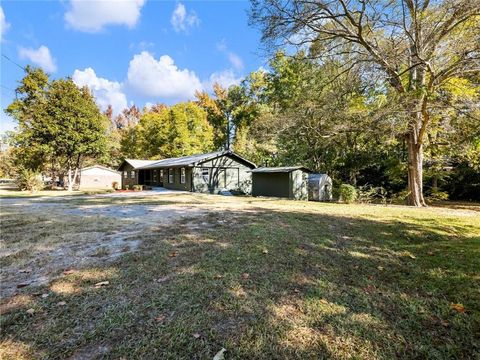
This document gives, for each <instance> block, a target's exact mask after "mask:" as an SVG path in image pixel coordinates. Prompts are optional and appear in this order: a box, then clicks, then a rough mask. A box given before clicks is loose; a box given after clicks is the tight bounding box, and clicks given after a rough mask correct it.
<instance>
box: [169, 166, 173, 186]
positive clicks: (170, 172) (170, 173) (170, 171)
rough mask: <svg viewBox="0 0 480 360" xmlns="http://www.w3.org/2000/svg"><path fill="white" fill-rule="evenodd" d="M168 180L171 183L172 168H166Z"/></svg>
mask: <svg viewBox="0 0 480 360" xmlns="http://www.w3.org/2000/svg"><path fill="white" fill-rule="evenodd" d="M168 182H169V183H170V184H173V169H168Z"/></svg>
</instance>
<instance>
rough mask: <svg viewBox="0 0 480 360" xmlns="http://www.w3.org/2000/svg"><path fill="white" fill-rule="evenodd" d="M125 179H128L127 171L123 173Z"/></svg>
mask: <svg viewBox="0 0 480 360" xmlns="http://www.w3.org/2000/svg"><path fill="white" fill-rule="evenodd" d="M123 177H124V178H125V179H128V172H127V171H124V172H123Z"/></svg>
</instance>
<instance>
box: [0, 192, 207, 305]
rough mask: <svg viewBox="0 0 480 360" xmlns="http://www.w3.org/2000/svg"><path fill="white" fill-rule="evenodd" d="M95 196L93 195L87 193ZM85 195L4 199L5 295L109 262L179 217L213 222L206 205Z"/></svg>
mask: <svg viewBox="0 0 480 360" xmlns="http://www.w3.org/2000/svg"><path fill="white" fill-rule="evenodd" d="M86 199H87V200H88V199H91V198H86ZM122 200H124V201H125V204H121V205H119V204H108V202H109V200H108V199H107V200H105V201H104V202H107V203H104V202H102V203H99V204H90V203H88V201H86V200H85V199H78V198H77V199H75V200H70V199H60V200H59V199H55V200H46V201H45V200H38V199H7V200H3V201H2V239H1V240H2V244H3V246H2V248H1V249H0V266H1V270H0V275H1V288H0V296H1V297H3V298H5V297H9V296H12V295H15V294H18V293H22V292H23V291H24V289H26V288H28V289H31V288H32V287H34V286H41V285H48V284H49V283H50V282H51V281H52V280H55V279H57V278H58V277H59V276H61V275H62V274H63V272H64V271H65V270H68V269H80V268H85V267H89V266H95V265H105V264H108V263H111V262H114V261H115V260H117V259H118V258H119V257H120V256H122V255H125V254H128V253H131V252H134V251H137V250H138V248H139V246H140V245H141V242H142V239H143V238H144V234H148V233H151V232H152V231H154V230H155V231H157V232H158V230H159V229H161V228H166V227H170V226H174V225H175V224H176V223H178V224H179V225H182V226H189V227H191V228H192V229H200V228H202V227H207V226H203V225H200V226H199V224H205V221H203V220H202V219H203V218H204V217H205V215H206V214H207V212H206V211H205V210H203V209H201V208H196V207H187V206H175V205H168V206H165V205H142V204H128V200H127V199H122Z"/></svg>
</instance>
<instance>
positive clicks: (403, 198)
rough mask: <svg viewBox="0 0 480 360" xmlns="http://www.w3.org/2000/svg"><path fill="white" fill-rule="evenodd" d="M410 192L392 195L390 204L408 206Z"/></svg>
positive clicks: (404, 191) (405, 191)
mask: <svg viewBox="0 0 480 360" xmlns="http://www.w3.org/2000/svg"><path fill="white" fill-rule="evenodd" d="M409 195H410V191H408V190H403V191H400V192H397V193H395V194H393V195H392V197H391V199H390V202H391V203H393V204H406V203H407V198H408V197H409Z"/></svg>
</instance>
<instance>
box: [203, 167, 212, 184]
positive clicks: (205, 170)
mask: <svg viewBox="0 0 480 360" xmlns="http://www.w3.org/2000/svg"><path fill="white" fill-rule="evenodd" d="M202 178H203V181H205V182H208V180H209V178H210V169H209V168H202Z"/></svg>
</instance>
